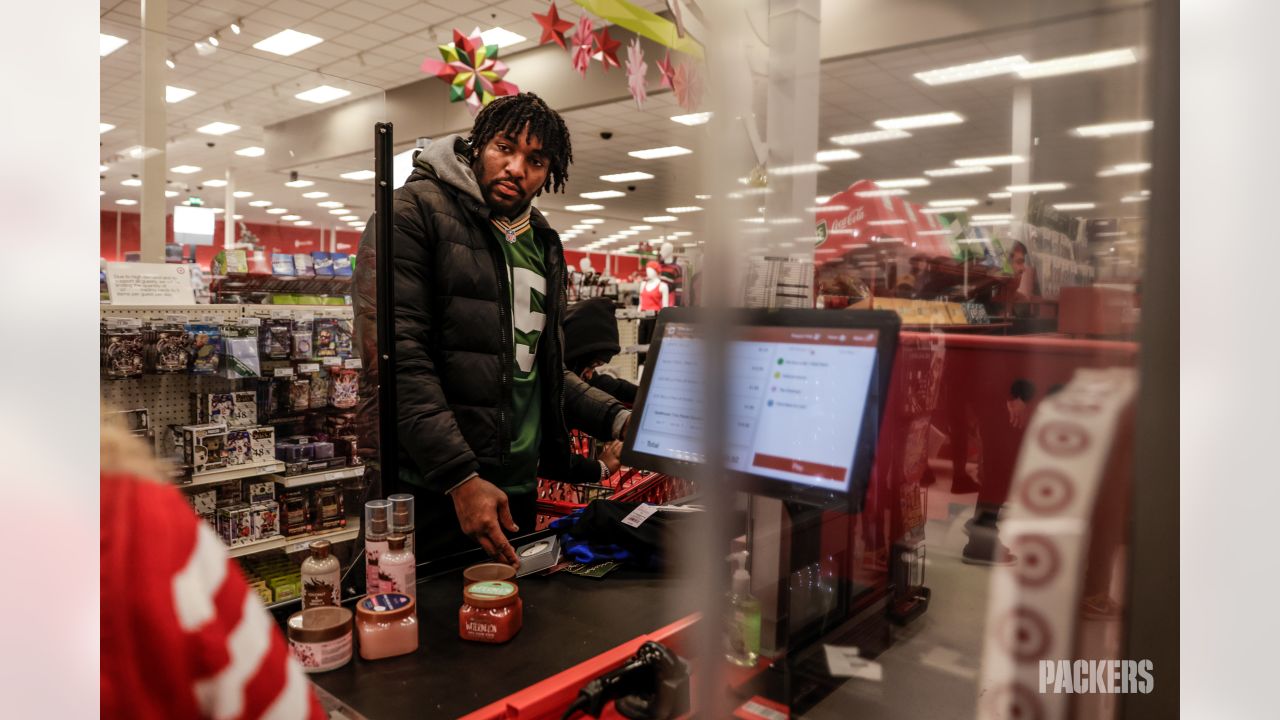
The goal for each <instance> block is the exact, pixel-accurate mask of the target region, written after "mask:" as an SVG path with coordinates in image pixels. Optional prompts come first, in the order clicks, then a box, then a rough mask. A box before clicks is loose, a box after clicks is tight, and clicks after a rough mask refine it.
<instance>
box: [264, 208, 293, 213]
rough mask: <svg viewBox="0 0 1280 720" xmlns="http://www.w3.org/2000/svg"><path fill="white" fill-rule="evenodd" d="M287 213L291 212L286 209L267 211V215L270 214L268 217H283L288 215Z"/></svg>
mask: <svg viewBox="0 0 1280 720" xmlns="http://www.w3.org/2000/svg"><path fill="white" fill-rule="evenodd" d="M287 212H289V211H288V210H287V209H285V208H271V209H270V210H268V211H267V214H268V215H283V214H285V213H287Z"/></svg>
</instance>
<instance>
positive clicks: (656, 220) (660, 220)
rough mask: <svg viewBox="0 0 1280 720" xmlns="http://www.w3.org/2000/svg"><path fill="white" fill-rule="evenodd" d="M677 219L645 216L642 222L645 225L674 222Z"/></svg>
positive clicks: (674, 217)
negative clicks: (645, 223)
mask: <svg viewBox="0 0 1280 720" xmlns="http://www.w3.org/2000/svg"><path fill="white" fill-rule="evenodd" d="M678 219H679V218H677V217H676V216H675V215H647V216H645V219H644V221H645V222H647V223H665V222H675V221H676V220H678Z"/></svg>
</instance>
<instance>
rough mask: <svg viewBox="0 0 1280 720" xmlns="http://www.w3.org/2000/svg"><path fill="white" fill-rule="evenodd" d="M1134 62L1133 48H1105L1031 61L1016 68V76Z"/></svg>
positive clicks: (1048, 73) (1061, 73)
mask: <svg viewBox="0 0 1280 720" xmlns="http://www.w3.org/2000/svg"><path fill="white" fill-rule="evenodd" d="M1136 62H1138V56H1137V55H1136V54H1135V53H1134V52H1133V48H1123V49H1121V50H1106V51H1104V52H1096V53H1089V54H1088V55H1071V56H1069V57H1060V58H1053V59H1052V60H1041V61H1039V62H1033V63H1031V64H1030V65H1026V66H1024V67H1021V68H1018V77H1021V78H1022V79H1024V80H1030V79H1032V78H1042V77H1051V76H1054V75H1067V74H1070V73H1078V72H1087V71H1089V70H1105V69H1107V68H1113V67H1120V66H1122V65H1132V64H1134V63H1136Z"/></svg>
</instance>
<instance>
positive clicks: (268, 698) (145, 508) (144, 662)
mask: <svg viewBox="0 0 1280 720" xmlns="http://www.w3.org/2000/svg"><path fill="white" fill-rule="evenodd" d="M101 455H102V458H101V462H102V465H101V467H102V471H101V476H100V480H99V482H100V486H99V489H100V491H101V512H102V525H101V540H102V545H101V572H102V584H101V591H102V595H101V598H100V600H101V613H102V618H101V621H102V627H101V633H102V635H101V650H100V653H101V657H100V660H101V663H100V677H101V693H102V696H101V711H102V717H104V718H130V719H131V720H138V719H144V720H145V719H147V718H157V719H159V718H166V719H167V718H261V717H270V718H325V717H327V715H326V713H325V712H324V710H323V709H322V708H321V706H320V703H319V702H318V701H317V700H316V698H315V695H314V694H313V693H312V691H311V684H310V683H309V682H308V681H307V677H306V675H305V674H304V673H303V671H302V667H301V666H300V665H298V663H297V661H296V660H294V659H293V656H292V655H291V654H290V653H289V648H288V646H287V644H286V643H285V639H284V637H282V636H281V634H280V631H279V630H278V629H277V628H276V626H275V623H274V622H273V621H272V619H271V616H270V614H268V613H267V610H266V608H264V607H263V606H262V603H261V602H260V601H259V599H258V597H257V596H256V595H254V594H252V593H250V592H249V586H248V585H247V584H245V581H244V577H243V576H241V574H240V569H239V567H238V566H237V565H236V563H235V562H234V561H233V560H232V559H231V558H230V557H228V556H227V551H226V549H225V547H224V546H223V544H222V541H221V540H219V539H218V536H217V535H216V534H215V533H214V532H213V530H212V529H211V528H210V527H209V526H208V524H206V523H204V522H202V521H201V520H200V519H199V518H198V517H196V515H195V513H194V512H192V510H191V507H190V506H189V505H188V504H187V503H186V501H185V500H183V498H182V496H181V495H180V493H179V492H178V490H177V489H176V488H174V487H173V486H171V485H169V484H167V483H165V482H164V481H162V480H159V479H158V478H160V477H161V474H160V472H159V470H158V468H157V467H155V465H154V463H153V461H152V458H151V454H150V451H149V450H148V449H147V448H146V447H145V446H144V445H143V443H141V442H140V441H139V440H138V439H137V438H135V437H132V436H130V435H129V434H128V433H127V432H125V431H124V430H122V429H120V428H117V427H115V426H114V425H110V424H106V423H104V424H103V427H102V441H101Z"/></svg>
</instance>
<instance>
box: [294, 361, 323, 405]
mask: <svg viewBox="0 0 1280 720" xmlns="http://www.w3.org/2000/svg"><path fill="white" fill-rule="evenodd" d="M297 370H298V376H299V377H301V378H304V379H306V380H307V382H309V383H310V390H311V404H310V409H312V410H316V409H319V408H323V407H327V406H328V405H329V372H328V370H327V369H325V368H323V367H321V365H320V363H299V364H298V368H297Z"/></svg>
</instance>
